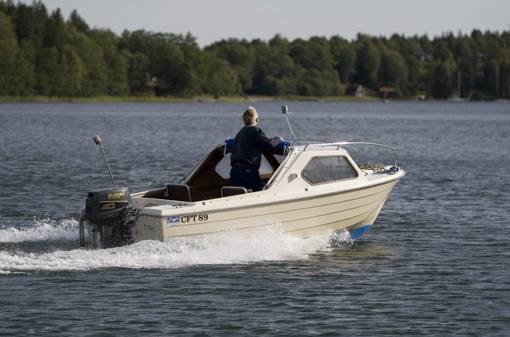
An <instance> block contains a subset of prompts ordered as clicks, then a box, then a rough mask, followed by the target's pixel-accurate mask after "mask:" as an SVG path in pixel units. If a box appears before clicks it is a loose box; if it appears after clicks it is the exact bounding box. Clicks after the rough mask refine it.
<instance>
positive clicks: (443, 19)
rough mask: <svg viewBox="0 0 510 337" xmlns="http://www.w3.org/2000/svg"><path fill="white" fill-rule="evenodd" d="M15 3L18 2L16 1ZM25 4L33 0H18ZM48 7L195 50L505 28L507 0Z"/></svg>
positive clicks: (56, 0)
mask: <svg viewBox="0 0 510 337" xmlns="http://www.w3.org/2000/svg"><path fill="white" fill-rule="evenodd" d="M16 2H17V1H16ZM21 2H24V3H27V4H31V3H32V0H21ZM42 2H43V3H44V4H45V6H46V8H47V9H48V11H49V12H51V11H53V10H55V9H57V8H60V9H61V11H62V15H63V16H64V18H65V19H68V18H69V14H70V13H71V11H72V10H74V9H76V10H77V12H78V14H79V15H80V16H81V17H82V18H83V19H84V20H85V21H86V22H87V23H88V24H89V26H90V27H91V28H103V29H110V30H112V31H113V32H114V33H116V34H117V35H120V34H121V33H122V32H123V31H124V30H128V31H135V30H139V29H143V30H146V31H149V32H162V33H174V34H187V33H188V32H189V33H191V35H192V36H194V37H195V38H196V41H197V43H198V44H199V46H200V47H202V48H203V47H205V46H208V45H210V44H212V43H214V42H218V41H221V40H223V39H228V38H237V39H247V40H248V41H251V40H253V39H261V40H264V41H269V40H270V39H271V38H273V37H274V36H275V35H276V34H280V35H281V36H282V37H284V38H287V39H288V40H289V41H293V40H295V39H297V38H302V39H305V40H307V39H309V38H310V37H312V36H321V37H326V38H330V37H331V36H334V35H339V36H341V37H343V38H345V39H347V40H353V39H356V36H357V34H358V33H363V34H368V35H372V36H386V37H390V36H391V35H393V34H395V33H396V34H399V35H404V36H406V37H409V36H413V35H419V36H421V35H424V34H427V35H428V37H429V38H431V39H432V38H434V37H435V36H441V35H442V34H443V33H448V32H452V33H454V34H455V35H457V34H458V33H459V32H461V33H462V34H470V33H471V31H472V30H473V29H479V30H481V31H482V32H485V31H486V30H490V31H498V32H502V31H510V0H483V1H480V0H425V1H417V0H348V1H347V0H314V1H312V0H252V1H246V0H180V1H177V0H42Z"/></svg>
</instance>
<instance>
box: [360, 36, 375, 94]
mask: <svg viewBox="0 0 510 337" xmlns="http://www.w3.org/2000/svg"><path fill="white" fill-rule="evenodd" d="M356 44H357V45H358V53H357V58H356V76H355V78H354V82H355V83H359V84H362V85H364V86H367V87H369V88H371V89H374V90H378V87H379V83H378V78H377V73H378V71H379V67H380V65H381V53H380V51H379V49H378V48H377V47H376V45H375V44H374V42H373V41H372V39H370V38H369V37H368V36H366V35H362V34H358V39H357V41H356Z"/></svg>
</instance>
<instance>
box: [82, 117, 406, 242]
mask: <svg viewBox="0 0 510 337" xmlns="http://www.w3.org/2000/svg"><path fill="white" fill-rule="evenodd" d="M286 110H287V109H286V107H284V109H283V111H284V113H285V117H286V118H287V115H286ZM287 122H288V119H287ZM289 127H290V124H289ZM291 133H292V128H291ZM292 136H293V141H292V142H283V141H282V143H281V144H280V145H279V147H278V149H277V150H275V151H272V152H267V153H264V155H263V163H262V166H261V169H260V174H261V178H262V180H263V181H264V182H265V187H264V189H263V190H262V191H259V192H251V191H249V190H246V189H245V188H243V187H237V186H229V172H230V150H231V148H232V143H233V139H230V140H227V141H225V142H224V143H221V144H218V145H216V146H214V147H213V148H212V149H210V150H209V151H208V152H207V153H206V154H205V156H204V157H203V158H202V159H201V160H200V161H199V162H198V163H197V164H196V165H195V166H194V167H193V168H192V169H191V171H190V172H189V173H188V174H187V175H186V176H185V177H184V178H183V179H182V181H181V182H180V183H177V184H167V185H166V186H162V187H161V188H157V189H153V190H147V191H144V192H138V193H133V194H130V192H129V189H128V188H126V187H113V188H106V189H100V190H96V191H91V192H89V193H88V196H87V200H86V206H85V208H84V210H83V212H82V217H81V220H80V242H81V244H84V242H85V236H84V227H85V226H84V225H86V228H87V231H88V234H89V238H90V239H91V241H92V244H93V245H94V246H98V245H99V246H101V247H104V248H108V247H114V246H120V245H124V244H129V243H134V242H139V241H142V240H160V241H166V240H169V239H171V238H174V237H183V236H194V235H209V234H225V235H228V234H231V233H236V234H238V235H246V236H249V235H254V234H255V233H257V232H259V231H261V230H264V229H267V228H268V227H269V226H279V227H280V229H281V230H282V231H284V232H285V233H288V234H289V235H293V236H297V237H303V238H305V237H310V236H313V235H319V234H324V233H327V232H341V231H348V232H349V233H350V237H351V239H352V240H355V239H357V238H358V237H359V236H360V235H361V234H362V233H363V232H365V231H366V230H367V229H369V228H370V227H371V226H372V224H373V223H374V221H375V220H376V218H377V216H378V215H379V212H380V211H381V209H382V207H383V205H384V203H385V201H386V199H387V198H388V195H389V194H390V192H391V190H392V189H393V187H394V186H395V184H396V183H397V182H398V181H399V180H400V179H401V178H402V177H403V176H404V175H405V171H404V170H403V169H401V168H399V167H398V166H397V159H398V157H397V151H396V150H395V149H393V148H391V147H389V146H386V145H381V144H375V143H365V142H332V143H315V142H305V141H299V140H296V139H295V137H294V134H293V133H292ZM97 139H98V140H96V142H98V143H99V144H100V139H99V137H97ZM363 148H377V149H381V150H382V151H383V152H387V151H389V152H387V153H389V154H390V156H387V157H389V158H390V159H391V163H389V164H388V163H386V164H378V165H370V164H367V163H365V164H362V163H360V162H359V158H362V155H361V152H360V150H361V149H363ZM101 149H102V147H101ZM103 154H104V152H103ZM105 161H106V156H105ZM106 163H107V164H108V162H107V161H106ZM108 168H109V167H108ZM110 173H111V172H110ZM112 180H113V176H112ZM114 185H115V181H114Z"/></svg>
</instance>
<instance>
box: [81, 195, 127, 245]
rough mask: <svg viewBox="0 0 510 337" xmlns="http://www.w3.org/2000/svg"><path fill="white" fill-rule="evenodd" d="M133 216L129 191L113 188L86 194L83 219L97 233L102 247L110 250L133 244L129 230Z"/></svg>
mask: <svg viewBox="0 0 510 337" xmlns="http://www.w3.org/2000/svg"><path fill="white" fill-rule="evenodd" d="M134 215H136V212H135V211H133V202H132V201H131V196H130V194H129V189H128V188H127V187H113V188H104V189H99V190H95V191H91V192H89V193H88V195H87V200H86V202H85V212H84V215H83V219H84V220H85V221H87V222H88V223H90V224H91V225H92V230H93V231H94V230H95V231H97V232H99V235H100V237H101V245H102V247H103V248H110V247H119V246H122V245H126V244H130V243H132V242H133V241H132V239H131V231H130V229H131V225H132V223H133V221H132V219H131V217H132V216H134ZM94 244H95V242H94Z"/></svg>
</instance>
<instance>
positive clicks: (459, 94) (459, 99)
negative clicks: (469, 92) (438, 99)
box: [448, 71, 469, 102]
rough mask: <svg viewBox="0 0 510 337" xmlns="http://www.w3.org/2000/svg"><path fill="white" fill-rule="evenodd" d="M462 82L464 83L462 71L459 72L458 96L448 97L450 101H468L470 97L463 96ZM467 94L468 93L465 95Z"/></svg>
mask: <svg viewBox="0 0 510 337" xmlns="http://www.w3.org/2000/svg"><path fill="white" fill-rule="evenodd" d="M461 84H462V75H461V73H460V71H459V72H458V73H457V96H452V97H450V98H448V102H468V101H469V97H465V98H464V97H461V96H462V95H461ZM464 96H466V95H464Z"/></svg>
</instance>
